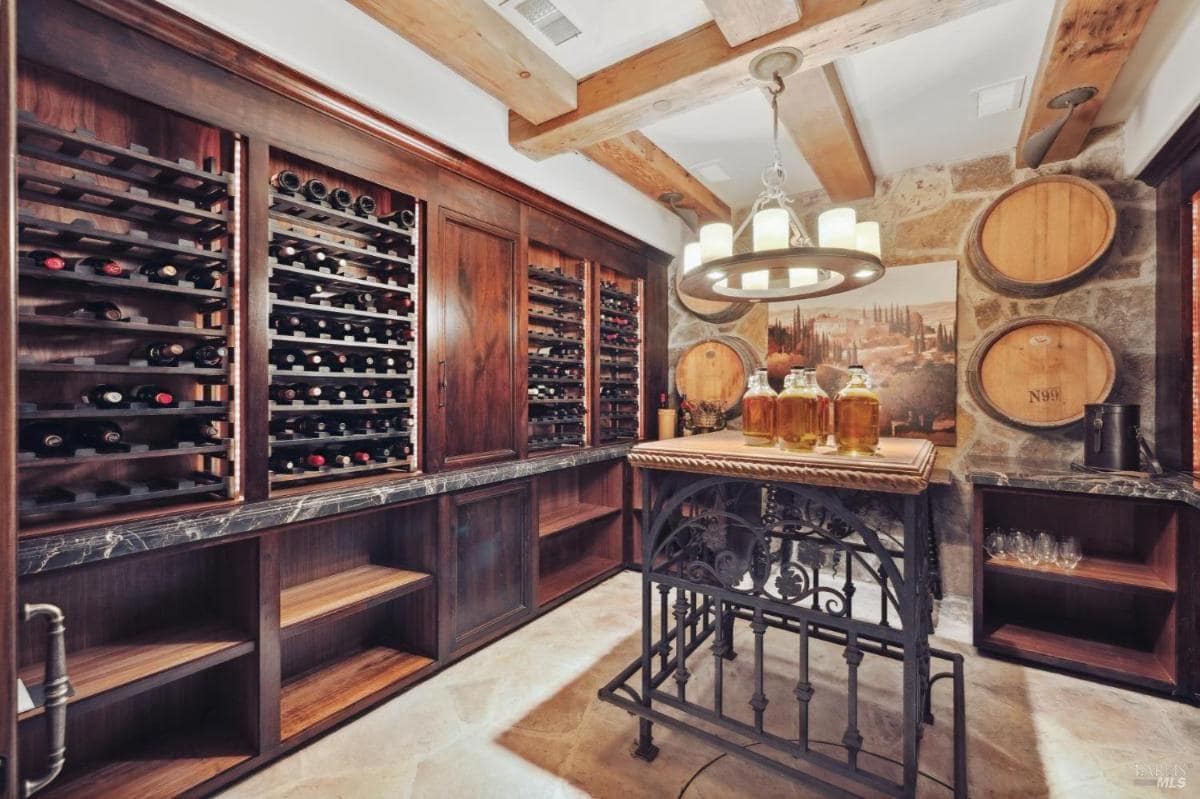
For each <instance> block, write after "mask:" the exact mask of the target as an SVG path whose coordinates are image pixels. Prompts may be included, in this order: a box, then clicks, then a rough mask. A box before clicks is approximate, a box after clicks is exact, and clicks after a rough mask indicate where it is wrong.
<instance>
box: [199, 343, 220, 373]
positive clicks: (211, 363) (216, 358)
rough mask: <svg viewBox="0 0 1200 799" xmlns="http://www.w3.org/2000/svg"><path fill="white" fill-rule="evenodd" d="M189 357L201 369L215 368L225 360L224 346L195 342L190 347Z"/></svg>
mask: <svg viewBox="0 0 1200 799" xmlns="http://www.w3.org/2000/svg"><path fill="white" fill-rule="evenodd" d="M191 358H192V363H194V364H196V366H198V367H199V368H201V369H216V368H217V367H219V366H220V365H221V364H222V363H224V362H225V348H224V347H220V346H217V345H216V344H197V345H196V346H195V347H193V348H192V351H191Z"/></svg>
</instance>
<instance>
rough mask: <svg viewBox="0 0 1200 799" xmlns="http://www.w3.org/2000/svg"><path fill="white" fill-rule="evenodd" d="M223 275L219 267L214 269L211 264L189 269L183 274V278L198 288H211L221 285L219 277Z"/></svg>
mask: <svg viewBox="0 0 1200 799" xmlns="http://www.w3.org/2000/svg"><path fill="white" fill-rule="evenodd" d="M223 276H224V275H223V274H222V273H221V270H220V269H214V268H213V267H211V266H198V267H196V268H195V269H192V270H189V271H188V273H187V274H186V275H184V279H185V280H189V281H191V283H192V285H193V286H195V287H196V288H198V289H209V290H213V289H218V288H220V287H221V278H222V277H223Z"/></svg>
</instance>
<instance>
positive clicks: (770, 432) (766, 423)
mask: <svg viewBox="0 0 1200 799" xmlns="http://www.w3.org/2000/svg"><path fill="white" fill-rule="evenodd" d="M777 402H778V395H776V393H775V389H773V388H771V384H770V383H769V382H767V370H766V369H761V368H760V369H757V370H755V372H754V374H752V375H751V376H750V383H749V385H748V386H747V387H746V393H745V395H743V396H742V436H743V437H744V438H745V441H746V443H747V444H749V445H750V446H754V447H769V446H771V445H773V444H774V443H775V412H776V407H775V406H776V403H777Z"/></svg>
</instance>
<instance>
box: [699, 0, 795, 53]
mask: <svg viewBox="0 0 1200 799" xmlns="http://www.w3.org/2000/svg"><path fill="white" fill-rule="evenodd" d="M704 5H706V6H708V10H709V11H710V12H712V15H713V20H714V21H715V22H716V23H717V27H718V28H720V29H721V33H722V34H724V35H725V41H727V42H729V44H730V46H732V47H736V46H737V45H739V44H742V43H743V42H748V41H750V40H751V39H757V38H758V37H759V36H762V35H763V34H766V33H770V32H771V31H774V30H779V29H780V28H782V27H783V26H784V25H790V24H792V23H793V22H797V21H799V19H800V8H799V6H797V5H796V0H757V2H746V0H704Z"/></svg>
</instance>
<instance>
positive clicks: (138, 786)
mask: <svg viewBox="0 0 1200 799" xmlns="http://www.w3.org/2000/svg"><path fill="white" fill-rule="evenodd" d="M250 757H251V747H250V745H249V744H247V743H243V742H242V741H240V740H239V738H238V736H237V735H235V734H233V733H232V731H231V730H229V729H226V728H205V729H193V730H188V731H187V732H186V733H176V734H174V735H168V736H165V737H162V736H160V737H158V738H156V739H155V740H154V742H153V743H152V744H150V745H149V746H147V747H145V748H140V749H134V750H131V751H129V752H127V753H125V756H124V757H121V758H118V759H112V760H108V761H105V762H103V763H99V764H96V765H94V766H92V767H91V768H89V769H88V770H87V771H84V772H82V773H79V774H78V775H76V776H73V770H72V769H71V766H70V765H68V767H67V772H66V774H64V775H63V776H62V777H60V778H59V779H57V780H55V781H54V782H53V783H51V784H50V785H49V786H48V787H47V788H46V789H45V791H43V792H42V793H40V794H38V796H39V797H48V798H49V799H54V798H55V797H60V798H61V799H78V797H87V798H88V799H128V798H129V797H133V796H137V797H160V796H161V797H166V796H179V795H181V794H184V793H187V792H188V791H189V790H191V789H193V788H195V787H196V786H198V785H201V784H203V783H205V782H208V781H209V780H210V779H212V778H213V777H216V776H218V775H220V774H221V773H223V772H225V771H228V770H229V769H231V768H233V767H235V766H237V765H239V764H241V763H244V762H245V761H247V760H249V759H250ZM68 763H70V755H69V754H68Z"/></svg>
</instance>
